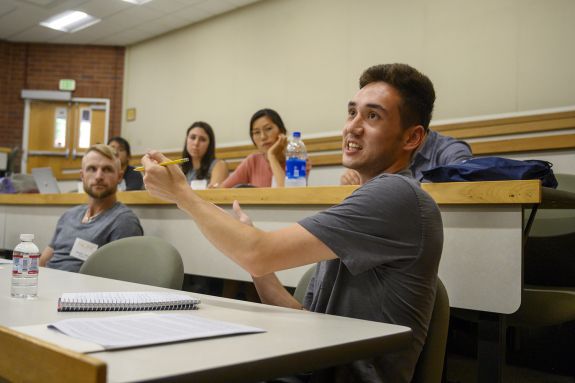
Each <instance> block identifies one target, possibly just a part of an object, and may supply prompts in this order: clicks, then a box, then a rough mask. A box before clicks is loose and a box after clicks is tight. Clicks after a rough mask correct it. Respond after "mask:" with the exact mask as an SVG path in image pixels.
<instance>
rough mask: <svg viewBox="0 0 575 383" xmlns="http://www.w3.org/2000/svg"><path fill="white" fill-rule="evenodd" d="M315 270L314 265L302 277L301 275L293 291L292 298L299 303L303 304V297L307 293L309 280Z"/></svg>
mask: <svg viewBox="0 0 575 383" xmlns="http://www.w3.org/2000/svg"><path fill="white" fill-rule="evenodd" d="M315 268H316V265H313V266H312V267H310V268H309V269H308V270H307V271H306V272H305V273H304V275H302V277H301V278H300V280H299V282H298V284H297V286H296V288H295V291H294V293H293V297H294V298H295V299H296V300H297V301H298V302H299V303H302V304H303V299H304V297H305V293H306V291H307V286H308V285H309V281H310V280H311V277H312V276H313V274H314V273H315Z"/></svg>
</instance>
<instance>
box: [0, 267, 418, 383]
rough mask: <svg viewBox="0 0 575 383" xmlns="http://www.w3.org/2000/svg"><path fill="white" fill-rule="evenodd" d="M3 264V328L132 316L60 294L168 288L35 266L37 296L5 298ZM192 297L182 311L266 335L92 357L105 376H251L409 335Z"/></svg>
mask: <svg viewBox="0 0 575 383" xmlns="http://www.w3.org/2000/svg"><path fill="white" fill-rule="evenodd" d="M10 267H11V265H0V325H3V326H9V327H14V326H25V325H38V324H44V323H50V322H54V321H57V320H60V319H65V318H72V317H97V316H109V315H123V314H133V312H127V313H122V312H114V313H104V312H82V313H61V312H57V311H56V305H57V299H58V297H59V296H60V295H61V294H62V293H63V292H86V291H142V290H167V289H160V288H157V287H152V286H146V285H140V284H134V283H129V282H122V281H115V280H110V279H104V278H98V277H92V276H87V275H81V274H76V273H68V272H63V271H58V270H51V269H46V268H41V269H40V277H39V294H38V298H37V299H35V300H22V299H15V298H11V297H10ZM190 294H193V293H190ZM193 295H195V296H197V297H199V298H200V299H201V300H202V304H201V306H200V309H199V310H196V311H186V312H187V313H191V314H193V315H198V316H201V317H205V318H212V319H218V320H225V321H229V322H233V323H239V324H244V325H249V326H255V327H260V328H263V329H265V330H266V331H267V332H266V333H262V334H248V335H238V336H232V337H221V338H214V339H206V340H196V341H188V342H181V343H175V344H167V345H158V346H151V347H142V348H135V349H129V350H117V351H107V352H97V353H93V354H91V355H93V356H95V357H96V358H98V359H101V360H103V361H105V362H106V363H107V364H108V381H110V382H128V381H145V380H166V379H168V380H170V381H178V380H181V381H194V382H203V381H205V382H230V381H234V382H237V381H255V380H261V379H266V378H271V377H275V376H282V375H288V374H290V373H295V372H299V371H306V370H311V369H318V368H322V367H326V366H329V365H333V364H341V363H347V362H350V361H352V360H355V359H361V358H366V357H369V356H372V355H374V354H376V353H381V352H386V351H391V350H395V349H398V348H401V347H403V346H404V345H405V344H406V342H407V341H408V340H409V339H411V330H410V329H409V328H406V327H402V326H396V325H391V324H385V323H378V322H369V321H363V320H357V319H351V318H343V317H337V316H332V315H324V314H315V313H309V312H304V311H300V310H291V309H285V308H280V307H274V306H268V305H262V304H256V303H250V302H244V301H235V300H230V299H225V298H219V297H212V296H208V295H201V294H193ZM166 312H168V311H166ZM179 312H180V313H181V312H182V311H179Z"/></svg>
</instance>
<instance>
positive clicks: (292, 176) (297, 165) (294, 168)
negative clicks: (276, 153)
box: [285, 132, 307, 187]
mask: <svg viewBox="0 0 575 383" xmlns="http://www.w3.org/2000/svg"><path fill="white" fill-rule="evenodd" d="M306 161H307V152H306V150H305V145H304V143H303V141H302V140H301V133H300V132H293V136H292V138H291V139H290V140H289V142H288V144H287V148H286V178H285V187H301V186H306V185H307V179H306V174H305V165H306Z"/></svg>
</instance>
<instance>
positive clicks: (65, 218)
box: [46, 202, 144, 271]
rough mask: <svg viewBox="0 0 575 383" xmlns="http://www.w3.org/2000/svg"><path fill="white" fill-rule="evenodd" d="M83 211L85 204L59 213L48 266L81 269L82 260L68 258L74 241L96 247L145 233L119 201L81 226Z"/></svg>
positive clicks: (137, 220) (132, 214)
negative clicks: (81, 241) (90, 243)
mask: <svg viewBox="0 0 575 383" xmlns="http://www.w3.org/2000/svg"><path fill="white" fill-rule="evenodd" d="M86 210H88V206H87V205H80V206H76V207H73V208H72V209H70V210H68V211H66V212H65V213H64V214H62V216H61V217H60V219H59V220H58V224H57V225H56V231H55V233H54V237H53V238H52V242H50V247H51V248H52V249H54V255H53V256H52V258H51V259H50V261H48V263H47V265H46V266H47V267H50V268H53V269H60V270H66V271H78V270H80V267H81V266H82V264H83V263H84V261H82V260H80V259H78V258H74V257H72V256H70V252H71V251H72V247H73V246H74V242H75V241H76V238H80V239H83V240H85V241H88V242H92V243H95V244H97V245H98V248H99V247H101V246H103V245H105V244H107V243H109V242H112V241H115V240H117V239H120V238H125V237H135V236H139V235H143V234H144V230H143V229H142V226H141V225H140V220H139V219H138V217H136V215H135V214H134V212H132V210H130V209H129V208H128V207H127V206H126V205H124V204H122V203H121V202H116V203H115V204H114V205H113V206H112V207H111V208H110V209H108V210H106V211H104V212H102V213H101V214H99V215H97V216H96V217H94V219H93V220H92V221H91V222H88V223H82V218H83V217H84V214H86Z"/></svg>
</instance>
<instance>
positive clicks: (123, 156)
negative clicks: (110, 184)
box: [108, 136, 144, 191]
mask: <svg viewBox="0 0 575 383" xmlns="http://www.w3.org/2000/svg"><path fill="white" fill-rule="evenodd" d="M108 145H110V146H111V147H112V148H114V150H115V151H116V154H117V155H118V158H119V159H120V166H121V168H122V182H120V184H119V185H118V189H120V190H121V191H130V190H142V189H143V188H144V180H143V179H142V173H140V172H137V171H135V170H134V167H133V166H131V165H130V163H129V161H130V157H131V155H132V153H131V151H130V143H129V142H128V141H126V139H124V138H122V137H120V136H116V137H112V138H110V139H109V140H108Z"/></svg>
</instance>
